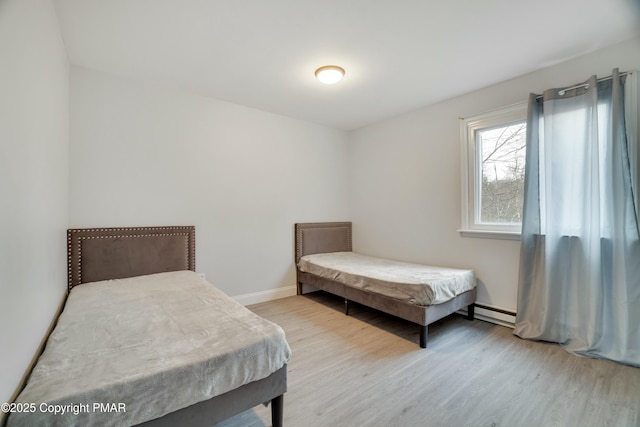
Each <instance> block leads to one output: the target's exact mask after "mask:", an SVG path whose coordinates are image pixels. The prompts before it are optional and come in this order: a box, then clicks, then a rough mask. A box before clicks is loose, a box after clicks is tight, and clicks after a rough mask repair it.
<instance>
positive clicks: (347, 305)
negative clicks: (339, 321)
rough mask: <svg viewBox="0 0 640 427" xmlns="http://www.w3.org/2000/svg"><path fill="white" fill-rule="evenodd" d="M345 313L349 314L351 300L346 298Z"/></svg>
mask: <svg viewBox="0 0 640 427" xmlns="http://www.w3.org/2000/svg"><path fill="white" fill-rule="evenodd" d="M344 314H345V315H346V316H348V315H349V300H348V299H346V298H345V300H344Z"/></svg>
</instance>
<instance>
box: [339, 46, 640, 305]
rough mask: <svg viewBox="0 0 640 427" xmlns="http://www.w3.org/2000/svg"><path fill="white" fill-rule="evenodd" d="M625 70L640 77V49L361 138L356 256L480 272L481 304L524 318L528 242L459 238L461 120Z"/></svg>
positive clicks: (354, 181) (353, 157)
mask: <svg viewBox="0 0 640 427" xmlns="http://www.w3.org/2000/svg"><path fill="white" fill-rule="evenodd" d="M473 66H478V67H481V66H482V64H473ZM615 67H619V68H620V70H622V71H624V70H632V69H638V68H640V40H638V39H636V40H632V41H628V42H625V43H621V44H619V45H616V46H614V47H611V48H609V49H606V50H602V51H598V52H595V53H593V54H590V55H587V56H583V57H580V58H577V59H574V60H572V61H569V62H565V63H562V64H559V65H555V66H553V67H549V68H546V69H544V70H541V71H538V72H535V73H531V74H528V75H525V76H522V77H519V78H516V79H513V80H509V81H506V82H503V83H500V84H497V85H495V86H491V87H488V88H485V89H482V90H479V91H477V92H473V93H469V94H467V95H463V96H460V97H457V98H454V99H450V100H448V101H445V102H441V103H438V104H436V105H432V106H429V107H426V108H423V109H420V110H418V111H414V112H410V113H407V114H404V115H401V116H399V117H395V118H392V119H389V120H385V121H382V122H378V123H376V124H373V125H371V126H368V127H365V128H362V129H359V130H356V131H353V132H352V133H351V134H350V151H349V170H350V175H349V177H348V179H349V181H348V182H349V188H350V193H349V199H350V203H351V219H352V220H353V222H354V247H355V250H358V251H360V252H363V253H368V254H372V255H379V256H385V257H389V258H394V259H400V260H408V261H418V262H424V263H432V264H439V265H449V266H454V267H468V268H473V269H474V270H475V271H476V275H477V276H478V278H479V279H480V282H481V283H480V286H479V293H478V301H479V302H481V303H484V304H487V305H491V306H495V307H499V308H506V309H508V310H511V311H515V310H516V297H517V282H518V264H519V255H520V254H519V242H518V241H506V240H489V239H479V238H463V237H460V235H459V233H458V231H457V230H458V229H459V228H460V227H461V184H460V180H461V160H460V133H459V121H458V118H459V117H464V116H468V115H470V114H475V113H482V112H485V111H488V110H491V109H494V108H497V107H502V106H506V105H509V104H513V103H516V102H519V101H526V100H527V97H528V94H529V93H530V92H536V93H541V92H542V91H543V90H544V89H547V88H551V87H558V86H563V85H569V84H572V83H577V82H582V81H584V80H586V79H587V78H588V77H589V76H590V75H592V74H597V75H599V76H607V75H610V74H611V70H612V69H613V68H615ZM469 72H470V73H471V72H473V69H472V67H470V68H469ZM434 84H438V83H437V82H434Z"/></svg>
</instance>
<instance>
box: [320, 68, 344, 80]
mask: <svg viewBox="0 0 640 427" xmlns="http://www.w3.org/2000/svg"><path fill="white" fill-rule="evenodd" d="M342 76H344V68H342V67H338V66H337V65H325V66H324V67H320V68H318V69H317V70H316V78H317V79H318V80H320V82H322V83H324V84H326V85H332V84H335V83H338V82H339V81H340V80H341V79H342Z"/></svg>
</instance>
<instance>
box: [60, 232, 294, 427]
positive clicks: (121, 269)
mask: <svg viewBox="0 0 640 427" xmlns="http://www.w3.org/2000/svg"><path fill="white" fill-rule="evenodd" d="M67 249H68V251H67V253H68V286H69V290H71V289H72V288H73V287H74V286H78V285H80V284H82V283H87V282H93V281H98V280H107V279H122V278H126V277H133V276H141V275H146V274H153V273H162V272H167V271H178V270H192V271H195V227H194V226H177V227H124V228H85V229H69V230H67ZM286 391H287V366H286V365H285V366H283V367H282V368H280V369H279V370H278V371H276V372H274V373H273V374H271V375H270V376H268V377H267V378H264V379H262V380H258V381H254V382H251V383H249V384H245V385H243V386H241V387H239V388H237V389H234V390H231V391H229V392H227V393H224V394H222V395H219V396H216V397H213V398H211V399H209V400H205V401H203V402H199V403H196V404H194V405H191V406H189V407H187V408H183V409H180V410H178V411H175V412H171V413H169V414H167V415H165V416H163V417H160V418H156V419H154V420H150V421H148V422H145V423H142V424H140V425H144V426H154V427H156V426H175V425H188V426H203V427H205V426H206V427H210V426H212V425H214V424H216V423H218V422H220V421H223V420H225V419H227V418H229V417H232V416H234V415H236V414H239V413H241V412H244V411H246V410H247V409H251V408H253V407H254V406H257V405H260V404H261V403H265V402H267V403H268V402H270V403H271V418H272V424H273V427H282V419H283V411H284V393H285V392H286Z"/></svg>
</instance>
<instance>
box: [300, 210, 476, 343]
mask: <svg viewBox="0 0 640 427" xmlns="http://www.w3.org/2000/svg"><path fill="white" fill-rule="evenodd" d="M295 249H296V253H295V263H296V272H297V283H298V286H297V289H298V295H302V294H305V293H307V292H310V290H309V289H308V288H307V287H306V285H310V286H312V287H313V288H316V289H320V290H323V291H326V292H329V293H332V294H335V295H338V296H340V297H342V298H344V302H345V314H347V315H348V314H349V302H350V301H354V302H357V303H359V304H362V305H365V306H367V307H371V308H374V309H376V310H380V311H383V312H385V313H388V314H391V315H394V316H397V317H400V318H402V319H405V320H408V321H410V322H413V323H417V324H418V325H419V326H420V331H419V334H420V347H422V348H426V347H427V333H428V325H429V324H431V323H433V322H435V321H436V320H439V319H442V318H443V317H445V316H448V315H450V314H452V313H455V312H456V311H458V310H460V309H462V308H465V307H466V308H467V319H469V320H473V318H474V308H475V301H476V288H473V289H472V290H470V291H467V292H464V293H462V294H460V295H458V296H456V297H455V298H453V299H451V300H449V301H446V302H444V303H442V304H436V305H428V306H419V305H415V304H410V303H408V302H405V301H401V300H397V299H395V298H390V297H387V296H384V295H380V294H376V293H373V292H369V291H366V290H363V289H358V288H354V287H351V286H347V285H345V284H343V283H340V282H336V281H333V280H329V279H325V278H323V277H320V276H316V275H315V274H311V273H305V272H303V271H300V269H299V268H298V262H299V261H300V258H302V257H303V256H305V255H310V254H316V253H328V252H346V251H351V250H352V232H351V223H350V222H313V223H298V224H295Z"/></svg>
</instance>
